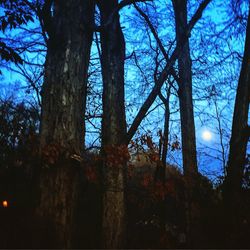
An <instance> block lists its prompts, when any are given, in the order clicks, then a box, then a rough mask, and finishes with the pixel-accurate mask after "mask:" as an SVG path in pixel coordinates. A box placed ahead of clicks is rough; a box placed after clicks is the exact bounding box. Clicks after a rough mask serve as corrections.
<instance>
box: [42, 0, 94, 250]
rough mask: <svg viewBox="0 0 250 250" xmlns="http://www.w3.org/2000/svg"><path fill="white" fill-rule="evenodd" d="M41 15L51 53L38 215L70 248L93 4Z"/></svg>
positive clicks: (66, 4)
mask: <svg viewBox="0 0 250 250" xmlns="http://www.w3.org/2000/svg"><path fill="white" fill-rule="evenodd" d="M51 8H53V12H51ZM41 13H42V14H41V17H42V18H43V23H44V29H45V31H46V33H47V35H48V44H47V45H48V50H47V56H46V64H45V77H44V83H43V86H42V115H41V129H40V130H41V132H40V152H41V157H42V168H41V176H40V204H39V206H38V208H37V214H38V215H39V216H40V217H42V218H44V219H45V220H46V221H47V222H48V226H50V227H51V228H50V230H51V231H53V232H54V234H55V235H54V240H53V241H54V242H53V244H54V245H53V246H54V247H57V248H61V247H62V248H69V247H72V242H71V238H72V233H73V224H74V223H73V222H74V209H75V205H76V201H77V194H78V182H79V179H78V178H79V175H78V166H79V161H80V160H81V153H82V150H83V135H84V127H83V121H84V112H85V110H84V103H85V100H86V79H87V71H88V64H89V57H90V48H91V42H92V30H91V29H90V27H91V25H92V23H93V21H94V3H93V1H91V0H88V1H86V0H77V1H60V2H57V1H45V3H44V5H43V8H42V10H41Z"/></svg>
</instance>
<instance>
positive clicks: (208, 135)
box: [202, 130, 212, 141]
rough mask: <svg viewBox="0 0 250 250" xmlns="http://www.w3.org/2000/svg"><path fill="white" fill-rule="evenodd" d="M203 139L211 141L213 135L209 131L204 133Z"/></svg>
mask: <svg viewBox="0 0 250 250" xmlns="http://www.w3.org/2000/svg"><path fill="white" fill-rule="evenodd" d="M202 139H203V140H205V141H211V139H212V133H211V132H210V131H208V130H205V131H203V133H202Z"/></svg>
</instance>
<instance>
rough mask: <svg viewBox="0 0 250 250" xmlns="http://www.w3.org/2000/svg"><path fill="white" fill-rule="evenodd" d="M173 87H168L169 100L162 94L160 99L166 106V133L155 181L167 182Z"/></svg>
mask: <svg viewBox="0 0 250 250" xmlns="http://www.w3.org/2000/svg"><path fill="white" fill-rule="evenodd" d="M170 90H171V87H170V86H169V87H168V90H167V98H165V97H164V96H163V95H162V94H161V93H159V97H160V99H161V101H162V102H163V104H164V107H165V114H164V131H163V135H162V138H160V144H159V159H160V162H159V163H158V164H157V166H156V171H155V181H161V182H163V183H164V182H165V179H166V163H167V153H168V135H169V119H170V109H169V99H170V94H171V92H170Z"/></svg>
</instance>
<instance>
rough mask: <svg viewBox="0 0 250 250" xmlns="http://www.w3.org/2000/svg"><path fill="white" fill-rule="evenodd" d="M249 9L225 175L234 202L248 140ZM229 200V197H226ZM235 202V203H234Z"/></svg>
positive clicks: (228, 192)
mask: <svg viewBox="0 0 250 250" xmlns="http://www.w3.org/2000/svg"><path fill="white" fill-rule="evenodd" d="M249 62H250V8H249V12H248V22H247V29H246V40H245V50H244V56H243V61H242V66H241V72H240V77H239V82H238V87H237V94H236V99H235V105H234V114H233V124H232V135H231V140H230V150H229V159H228V164H227V175H226V179H225V185H226V186H225V188H226V196H227V195H229V196H231V197H230V200H232V201H233V200H234V198H235V197H236V196H235V195H237V194H238V193H239V192H240V190H241V188H242V177H243V171H244V166H245V164H246V149H247V143H248V140H249V135H250V132H249V130H250V129H249V125H248V113H249V101H250V63H249ZM226 198H229V197H226ZM234 202H235V201H234Z"/></svg>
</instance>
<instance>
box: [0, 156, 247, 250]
mask: <svg viewBox="0 0 250 250" xmlns="http://www.w3.org/2000/svg"><path fill="white" fill-rule="evenodd" d="M93 157H95V159H94V158H93ZM90 159H91V161H89V164H88V166H87V167H86V165H85V168H83V171H82V186H81V199H80V201H79V206H78V213H77V214H78V217H77V220H76V225H77V227H76V231H75V234H74V235H75V239H74V241H75V247H76V248H99V247H100V240H99V239H100V232H101V227H100V225H101V185H100V183H99V181H98V176H99V175H98V171H97V169H98V164H99V162H98V161H99V159H98V157H96V156H90ZM90 163H91V164H90ZM130 168H131V169H130V171H131V172H130V176H129V178H128V188H127V201H128V202H127V203H128V206H127V211H128V219H127V225H128V239H127V248H146V249H147V248H232V247H233V248H235V247H237V248H238V247H239V248H249V247H250V242H249V235H250V225H249V222H250V209H249V208H250V201H249V197H250V193H249V190H247V189H245V190H243V192H242V194H241V196H240V197H238V201H237V206H235V207H236V208H235V210H234V211H229V209H227V207H225V205H224V203H223V200H222V195H221V186H218V187H216V188H215V187H213V185H212V184H211V183H210V181H209V180H208V179H207V178H206V177H204V176H197V177H196V179H195V181H192V182H191V181H190V180H186V179H185V178H184V177H183V176H182V174H181V173H180V172H179V171H178V169H176V168H174V167H172V166H168V167H167V174H166V176H167V178H166V182H165V184H163V183H161V182H159V181H158V182H157V181H155V180H154V178H153V177H154V171H155V166H154V165H150V164H147V165H141V166H139V167H138V166H136V165H135V166H130ZM32 176H33V177H32ZM0 178H1V180H0V183H1V187H0V188H1V189H0V190H1V194H0V199H1V209H0V217H1V218H0V219H1V227H0V228H1V229H0V230H1V231H0V235H1V239H2V240H1V242H0V247H1V248H41V247H45V248H47V247H48V246H53V245H50V244H49V241H50V240H51V241H53V240H52V239H51V235H53V233H52V232H49V230H48V228H45V227H44V224H43V222H42V221H39V220H38V219H37V218H35V217H34V216H33V211H34V207H35V204H36V202H37V198H38V197H37V193H36V186H37V185H36V184H37V182H36V181H34V180H33V178H34V175H30V173H29V172H27V171H26V170H25V168H21V167H20V166H13V167H11V166H10V167H9V168H8V169H5V170H3V169H1V174H0ZM4 200H7V201H8V207H4V206H3V205H4V203H3V201H4ZM187 218H188V219H187ZM187 228H189V231H187ZM46 234H47V235H46ZM41 235H43V237H42V236H41ZM44 235H45V236H44Z"/></svg>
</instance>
